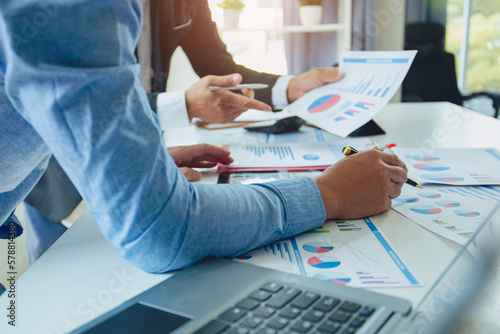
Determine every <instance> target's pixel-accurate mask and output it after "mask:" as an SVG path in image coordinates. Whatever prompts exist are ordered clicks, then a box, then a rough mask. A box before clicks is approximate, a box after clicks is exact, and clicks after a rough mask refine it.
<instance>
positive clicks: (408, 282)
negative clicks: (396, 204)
mask: <svg viewBox="0 0 500 334" xmlns="http://www.w3.org/2000/svg"><path fill="white" fill-rule="evenodd" d="M315 231H318V232H321V233H303V234H301V235H298V236H296V237H292V238H290V239H286V240H281V241H278V242H276V243H274V244H271V245H267V246H264V247H262V248H259V249H257V250H254V251H252V252H250V254H251V255H252V258H251V259H250V260H248V261H249V262H250V263H252V264H255V265H259V266H264V267H268V268H274V269H277V268H278V269H279V270H283V271H287V272H293V273H296V274H300V275H302V276H307V277H313V278H316V279H319V280H323V281H327V282H331V283H335V284H341V285H349V286H356V287H370V288H375V287H389V286H392V287H396V286H398V287H401V286H419V285H421V282H420V281H419V279H418V278H417V277H416V276H415V275H414V274H413V273H412V271H411V270H410V269H409V268H408V267H407V266H406V264H405V262H404V260H403V259H402V258H401V257H400V256H399V255H398V254H397V252H396V251H395V249H394V248H393V247H392V246H391V244H390V243H389V241H388V240H387V239H386V237H385V236H384V235H383V233H382V232H381V231H379V230H378V228H377V226H376V225H375V224H374V223H373V222H372V221H371V220H370V219H368V218H366V219H364V220H349V221H335V222H333V221H329V222H326V223H325V224H324V225H323V226H322V228H320V229H318V230H315ZM238 260H239V261H241V260H240V259H238Z"/></svg>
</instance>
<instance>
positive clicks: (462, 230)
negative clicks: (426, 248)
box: [392, 185, 500, 245]
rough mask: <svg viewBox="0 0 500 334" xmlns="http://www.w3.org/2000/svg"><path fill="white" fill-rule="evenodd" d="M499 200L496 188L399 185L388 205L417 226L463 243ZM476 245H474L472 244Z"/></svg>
mask: <svg viewBox="0 0 500 334" xmlns="http://www.w3.org/2000/svg"><path fill="white" fill-rule="evenodd" d="M499 201H500V187H495V186H463V187H450V186H439V185H433V186H426V187H425V188H424V189H418V188H414V187H410V186H403V188H402V193H401V195H400V196H399V197H398V198H395V199H393V200H392V208H393V209H394V210H396V211H398V212H399V213H401V214H403V215H404V216H406V217H408V218H409V219H411V220H413V221H414V222H415V223H417V224H419V225H420V226H422V227H424V228H426V229H428V230H430V231H432V232H434V233H436V234H438V235H440V236H442V237H444V238H447V239H449V240H452V241H455V242H457V243H459V244H460V245H464V244H465V243H466V242H467V241H468V240H469V239H470V238H471V237H472V235H473V234H474V232H475V231H476V229H477V228H478V226H479V224H480V223H481V222H483V220H484V219H485V218H486V217H487V216H488V214H489V213H490V212H491V210H492V209H493V208H494V207H495V205H496V204H497V202H499ZM474 245H476V244H474Z"/></svg>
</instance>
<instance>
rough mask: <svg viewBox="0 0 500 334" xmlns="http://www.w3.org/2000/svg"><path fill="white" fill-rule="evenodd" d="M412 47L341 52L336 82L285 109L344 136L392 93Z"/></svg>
mask: <svg viewBox="0 0 500 334" xmlns="http://www.w3.org/2000/svg"><path fill="white" fill-rule="evenodd" d="M415 55H416V51H379V52H356V51H350V52H344V53H343V54H342V58H341V61H340V72H343V73H345V74H346V76H345V78H344V79H342V80H341V81H339V82H336V83H332V84H329V85H325V86H323V87H320V88H317V89H314V90H312V91H311V92H309V93H307V94H306V95H304V96H302V97H301V98H300V99H298V100H297V101H295V102H294V103H292V104H290V105H289V106H288V107H287V110H288V111H289V112H291V113H293V114H296V115H297V116H299V117H301V118H302V119H304V120H306V121H307V122H309V123H311V124H314V125H316V126H318V127H320V128H322V129H324V130H326V131H328V132H331V133H333V134H336V135H339V136H341V137H346V136H347V135H348V134H350V133H351V132H353V131H354V130H356V129H357V128H359V127H360V126H362V125H364V124H365V123H367V122H368V121H369V120H371V119H372V118H373V116H375V115H376V114H377V113H378V112H379V111H380V109H382V107H384V106H385V105H386V104H387V103H388V102H389V100H390V99H391V98H392V96H393V95H394V94H395V93H396V91H397V90H398V88H399V86H400V85H401V83H402V82H403V79H404V77H405V76H406V73H407V72H408V70H409V68H410V66H411V63H412V62H413V59H414V58H415Z"/></svg>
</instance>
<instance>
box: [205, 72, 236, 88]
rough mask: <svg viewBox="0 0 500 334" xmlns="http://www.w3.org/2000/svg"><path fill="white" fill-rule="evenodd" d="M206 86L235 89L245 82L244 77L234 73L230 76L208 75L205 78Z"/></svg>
mask: <svg viewBox="0 0 500 334" xmlns="http://www.w3.org/2000/svg"><path fill="white" fill-rule="evenodd" d="M202 80H204V81H205V85H206V86H207V87H208V86H221V87H233V86H236V85H239V84H240V83H241V81H242V80H243V77H242V76H241V74H239V73H233V74H228V75H222V76H217V75H207V76H205V77H203V79H202Z"/></svg>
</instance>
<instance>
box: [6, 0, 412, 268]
mask: <svg viewBox="0 0 500 334" xmlns="http://www.w3.org/2000/svg"><path fill="white" fill-rule="evenodd" d="M140 27H141V4H140V1H138V0H135V1H133V0H130V1H125V0H124V1H111V0H88V1H83V0H53V1H49V0H47V1H41V0H40V1H37V0H11V1H2V2H1V4H0V36H1V38H0V155H1V159H0V175H1V176H2V177H1V179H0V204H1V206H0V222H4V221H6V220H7V219H8V217H9V216H10V215H11V213H12V212H13V211H14V209H15V208H16V207H17V206H18V205H19V203H20V202H21V201H22V199H23V198H24V196H25V195H26V194H27V193H28V192H29V190H30V189H31V188H32V187H33V185H34V184H35V183H36V181H37V180H38V178H39V177H40V175H41V173H42V172H43V170H44V168H45V166H46V163H47V159H48V158H49V156H50V154H51V153H53V154H54V156H55V157H56V159H57V160H58V161H59V163H60V164H61V166H62V168H63V169H64V170H65V172H66V173H67V174H68V176H69V177H70V179H71V181H72V182H73V183H74V184H75V186H76V188H77V189H78V191H79V193H80V194H81V195H82V197H83V199H84V201H85V203H86V205H87V207H88V209H89V211H90V212H91V213H92V214H93V216H94V217H95V219H96V221H97V223H98V225H99V227H100V229H101V231H102V232H103V235H104V236H105V237H106V239H107V240H108V241H109V242H110V243H111V244H113V245H114V246H116V247H117V248H118V250H119V251H120V254H121V255H122V256H123V257H124V258H126V259H127V260H129V261H131V262H132V263H134V264H135V265H137V266H138V267H139V268H141V269H143V270H145V271H148V272H164V271H167V270H173V269H177V268H181V267H184V266H187V265H190V264H192V263H194V262H196V261H199V260H200V259H202V258H204V257H206V256H210V255H211V256H221V257H223V256H236V255H239V254H242V253H244V252H246V251H248V250H250V249H253V248H256V247H259V246H261V245H264V244H267V243H271V242H273V241H276V240H278V239H281V238H286V237H289V236H292V235H294V234H297V233H300V232H303V231H306V230H309V229H313V228H317V227H319V226H320V225H321V224H322V223H323V222H324V220H325V219H327V218H344V219H349V218H359V217H363V216H367V215H371V214H375V213H379V212H382V211H384V210H387V209H388V208H389V207H390V203H391V198H394V197H397V196H398V195H399V194H400V191H401V186H402V185H403V184H404V182H405V181H406V167H405V166H404V164H403V163H402V162H401V161H400V160H399V159H398V158H397V157H396V156H394V155H390V154H387V153H382V152H377V151H368V152H361V153H360V154H356V155H354V156H351V157H348V158H346V159H343V160H342V161H341V162H340V163H338V164H336V165H334V166H332V167H331V168H329V169H328V170H327V171H326V172H325V173H323V174H322V175H321V176H319V177H317V178H316V179H314V180H313V179H310V178H306V177H300V178H295V179H291V180H282V181H276V182H272V183H267V184H261V185H251V186H245V185H228V186H223V185H203V184H197V185H193V184H190V183H189V182H187V180H186V179H185V178H184V177H183V176H182V174H181V173H180V172H179V171H178V169H177V167H176V165H175V163H174V161H173V160H172V158H171V157H170V156H169V154H168V151H167V149H166V147H165V145H164V144H163V143H162V139H161V133H160V127H159V123H158V119H157V118H156V116H155V114H154V113H153V112H152V110H151V109H150V106H149V103H148V100H147V96H146V94H145V92H144V89H143V87H142V85H141V81H140V68H139V65H138V64H137V61H136V58H135V56H134V50H135V47H136V44H137V39H138V36H139V34H140Z"/></svg>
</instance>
